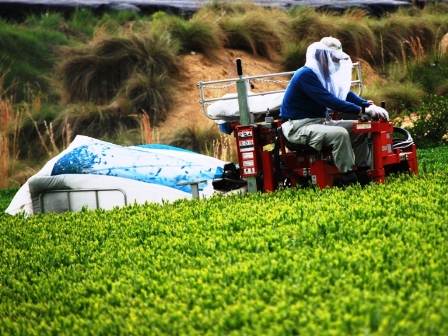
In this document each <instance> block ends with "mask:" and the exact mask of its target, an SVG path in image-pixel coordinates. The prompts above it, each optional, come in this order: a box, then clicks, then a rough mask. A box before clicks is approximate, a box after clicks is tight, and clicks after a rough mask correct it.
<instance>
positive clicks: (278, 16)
mask: <svg viewBox="0 0 448 336" xmlns="http://www.w3.org/2000/svg"><path fill="white" fill-rule="evenodd" d="M286 20H287V17H286V14H285V13H284V12H281V11H278V10H266V9H262V8H258V9H257V10H252V11H248V12H245V13H235V14H232V15H227V16H222V17H220V18H219V21H218V23H219V26H220V27H221V29H222V31H223V32H224V34H225V36H226V42H225V43H224V47H226V48H229V49H240V50H245V51H248V52H250V53H252V54H254V55H258V56H262V57H265V58H267V59H268V60H271V61H273V60H276V59H277V56H278V53H279V52H280V51H281V49H282V47H283V43H284V41H285V36H286V35H287V24H286Z"/></svg>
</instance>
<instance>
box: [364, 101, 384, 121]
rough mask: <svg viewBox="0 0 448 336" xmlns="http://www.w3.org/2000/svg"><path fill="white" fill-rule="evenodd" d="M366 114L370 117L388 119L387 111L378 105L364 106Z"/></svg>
mask: <svg viewBox="0 0 448 336" xmlns="http://www.w3.org/2000/svg"><path fill="white" fill-rule="evenodd" d="M366 114H367V115H368V116H369V117H370V118H371V119H379V118H383V119H385V120H389V113H387V111H386V110H385V109H383V108H382V107H380V106H376V105H370V106H369V107H366Z"/></svg>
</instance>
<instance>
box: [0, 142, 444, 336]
mask: <svg viewBox="0 0 448 336" xmlns="http://www.w3.org/2000/svg"><path fill="white" fill-rule="evenodd" d="M447 149H448V147H445V148H439V149H437V150H429V151H428V152H424V151H422V150H419V153H427V155H424V159H422V161H425V162H426V165H427V167H428V168H429V170H430V171H429V172H428V173H427V174H419V175H416V176H409V175H400V176H394V177H390V178H388V179H387V181H386V184H384V185H382V184H379V185H371V186H369V187H367V188H365V189H361V188H357V187H355V188H348V189H346V190H341V189H338V188H333V189H325V190H318V191H314V190H312V189H307V190H295V189H287V190H283V191H277V192H272V193H266V194H260V193H257V194H249V195H246V196H240V195H233V196H229V197H225V198H221V197H212V198H209V199H202V200H191V201H176V202H174V203H172V204H168V203H167V204H165V205H163V206H162V205H157V204H146V205H142V206H137V205H130V206H128V207H125V208H123V209H114V210H111V211H101V210H97V211H83V212H79V213H64V214H46V215H36V216H32V217H30V218H24V217H23V216H9V215H5V214H4V213H0V247H1V249H0V251H1V252H0V253H1V258H0V274H1V276H0V300H1V302H2V304H1V305H0V316H1V323H0V334H3V335H19V334H27V335H42V334H58V335H85V334H92V335H117V334H129V335H148V334H149V335H248V336H250V335H361V334H365V335H390V336H398V335H447V334H448V325H447V323H446V322H445V321H447V319H448V300H447V291H446V288H447V286H448V278H447V277H446V274H447V273H448V264H447V263H446V260H447V258H448V250H447V248H446V241H447V239H448V226H447V221H446V218H447V216H448V207H447V205H448V174H447V169H448V168H447V161H446V158H447V156H446V150H447ZM444 153H445V154H444ZM438 154H444V155H441V156H439V155H438ZM8 196H11V192H6V193H5V192H0V210H3V208H2V207H4V202H3V200H4V199H5V198H4V197H8Z"/></svg>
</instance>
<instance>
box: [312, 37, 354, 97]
mask: <svg viewBox="0 0 448 336" xmlns="http://www.w3.org/2000/svg"><path fill="white" fill-rule="evenodd" d="M305 66H307V67H308V68H310V69H311V70H313V72H314V73H315V74H316V75H317V77H318V78H319V81H320V82H321V83H322V85H323V87H324V88H326V89H327V90H328V91H330V92H331V93H333V94H334V95H335V96H337V97H338V98H339V99H344V100H345V98H346V97H347V94H348V92H349V90H350V86H351V81H352V67H353V65H352V60H351V59H350V56H348V55H347V54H346V53H344V52H343V51H342V50H334V49H330V48H328V47H327V46H326V45H325V44H323V43H322V42H315V43H313V44H311V45H310V46H309V47H308V49H307V52H306V63H305Z"/></svg>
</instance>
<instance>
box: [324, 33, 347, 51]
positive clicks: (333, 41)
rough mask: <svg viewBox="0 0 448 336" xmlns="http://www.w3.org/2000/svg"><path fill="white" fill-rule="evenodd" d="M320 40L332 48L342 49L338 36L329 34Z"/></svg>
mask: <svg viewBox="0 0 448 336" xmlns="http://www.w3.org/2000/svg"><path fill="white" fill-rule="evenodd" d="M320 41H321V42H322V43H323V44H325V45H326V46H327V47H328V48H330V49H333V50H340V51H342V44H341V41H339V40H338V39H337V38H334V37H331V36H328V37H323V38H322V39H321V40H320Z"/></svg>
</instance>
